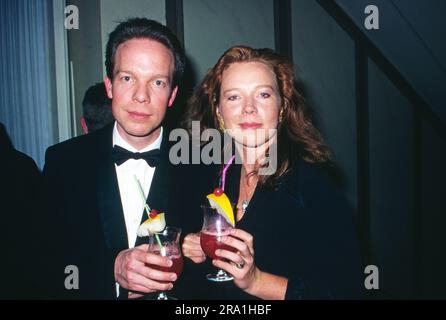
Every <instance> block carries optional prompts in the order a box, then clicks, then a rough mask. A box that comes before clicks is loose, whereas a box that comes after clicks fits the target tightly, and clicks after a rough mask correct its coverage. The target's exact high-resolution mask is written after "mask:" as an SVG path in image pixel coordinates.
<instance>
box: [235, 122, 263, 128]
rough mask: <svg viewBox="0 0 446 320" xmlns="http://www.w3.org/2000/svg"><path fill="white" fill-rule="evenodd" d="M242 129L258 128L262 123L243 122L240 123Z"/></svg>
mask: <svg viewBox="0 0 446 320" xmlns="http://www.w3.org/2000/svg"><path fill="white" fill-rule="evenodd" d="M239 126H240V128H242V129H258V128H260V127H261V126H262V124H261V123H258V122H242V123H240V124H239Z"/></svg>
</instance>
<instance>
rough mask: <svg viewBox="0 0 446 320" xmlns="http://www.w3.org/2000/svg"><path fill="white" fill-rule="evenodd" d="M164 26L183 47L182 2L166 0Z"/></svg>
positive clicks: (180, 0) (179, 0) (181, 0)
mask: <svg viewBox="0 0 446 320" xmlns="http://www.w3.org/2000/svg"><path fill="white" fill-rule="evenodd" d="M166 25H167V27H168V28H169V29H170V30H172V31H173V33H174V34H175V35H176V36H177V38H178V40H179V41H180V43H181V44H182V45H183V47H184V23H183V0H166Z"/></svg>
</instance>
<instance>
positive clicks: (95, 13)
mask: <svg viewBox="0 0 446 320" xmlns="http://www.w3.org/2000/svg"><path fill="white" fill-rule="evenodd" d="M67 4H73V5H75V6H77V7H78V9H79V30H76V29H72V30H68V31H67V36H68V56H69V60H70V61H71V62H72V66H73V69H72V75H71V76H72V80H73V85H72V88H73V89H74V92H72V94H74V102H75V117H76V119H75V123H76V125H77V127H76V132H75V133H76V135H80V134H81V133H82V128H81V125H80V120H79V119H80V117H81V115H82V99H83V98H84V94H85V91H86V90H87V89H88V87H90V86H91V85H93V84H95V83H97V82H100V81H102V62H101V61H102V58H101V55H102V52H101V46H100V45H98V43H99V42H98V39H100V37H101V23H100V22H101V21H100V19H98V17H99V16H100V1H99V0H90V1H83V0H70V1H69V2H68V3H67Z"/></svg>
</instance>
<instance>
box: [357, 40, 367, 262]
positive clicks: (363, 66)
mask: <svg viewBox="0 0 446 320" xmlns="http://www.w3.org/2000/svg"><path fill="white" fill-rule="evenodd" d="M355 64H356V68H355V78H356V135H357V158H358V159H357V172H358V178H357V179H358V215H359V217H358V224H359V225H358V227H359V232H360V238H361V245H362V248H361V249H362V253H363V258H364V263H365V264H369V263H370V262H371V256H370V255H371V252H370V164H369V161H370V157H369V152H370V150H369V110H368V109H369V103H368V72H367V70H368V58H367V55H366V52H365V49H364V45H363V43H362V41H361V40H360V39H355Z"/></svg>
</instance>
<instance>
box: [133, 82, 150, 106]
mask: <svg viewBox="0 0 446 320" xmlns="http://www.w3.org/2000/svg"><path fill="white" fill-rule="evenodd" d="M133 100H134V101H137V102H139V103H149V102H150V94H149V89H148V88H147V86H145V85H142V84H140V85H138V87H137V88H136V90H135V92H134V94H133Z"/></svg>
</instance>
